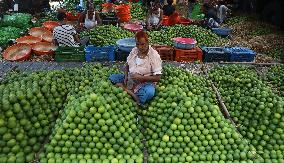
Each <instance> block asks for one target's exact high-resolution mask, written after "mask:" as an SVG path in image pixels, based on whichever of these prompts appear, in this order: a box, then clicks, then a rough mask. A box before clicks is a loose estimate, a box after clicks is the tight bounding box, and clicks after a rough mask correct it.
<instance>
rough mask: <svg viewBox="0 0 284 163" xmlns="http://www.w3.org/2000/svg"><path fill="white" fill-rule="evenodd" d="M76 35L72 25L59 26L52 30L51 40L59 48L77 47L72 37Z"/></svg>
mask: <svg viewBox="0 0 284 163" xmlns="http://www.w3.org/2000/svg"><path fill="white" fill-rule="evenodd" d="M75 34H77V32H76V30H75V28H74V27H73V26H72V25H60V26H57V27H55V28H54V30H53V39H55V40H56V41H57V42H58V44H59V46H62V45H63V46H69V47H79V44H78V43H76V42H75V40H74V37H73V36H74V35H75Z"/></svg>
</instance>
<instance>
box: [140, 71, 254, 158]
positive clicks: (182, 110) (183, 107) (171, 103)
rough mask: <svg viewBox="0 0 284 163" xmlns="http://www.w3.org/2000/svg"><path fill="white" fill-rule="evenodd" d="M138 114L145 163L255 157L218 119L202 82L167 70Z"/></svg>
mask: <svg viewBox="0 0 284 163" xmlns="http://www.w3.org/2000/svg"><path fill="white" fill-rule="evenodd" d="M163 73H164V74H163V75H164V76H163V78H162V80H161V81H160V82H159V85H158V91H159V93H158V95H157V96H156V97H155V99H154V100H153V101H152V102H151V103H150V104H149V107H148V109H146V110H143V111H142V113H141V114H142V115H143V116H142V119H143V123H142V124H143V125H144V126H143V127H145V136H146V138H147V148H148V151H149V153H150V157H149V162H201V161H221V162H227V161H233V160H237V161H241V160H246V161H248V162H252V161H253V160H254V159H255V158H257V155H255V151H254V150H253V148H250V146H249V145H248V143H247V142H246V141H245V140H243V139H242V136H241V135H240V134H239V133H237V131H236V130H235V128H233V127H232V125H231V124H230V123H228V122H227V121H226V120H225V118H224V117H223V116H222V113H221V112H220V110H219V108H218V106H217V105H216V101H215V99H216V98H215V95H214V93H212V90H210V89H208V83H207V81H206V80H205V79H204V78H201V77H197V76H194V75H192V74H191V73H189V72H186V71H185V70H181V69H176V68H173V67H167V68H164V70H163Z"/></svg>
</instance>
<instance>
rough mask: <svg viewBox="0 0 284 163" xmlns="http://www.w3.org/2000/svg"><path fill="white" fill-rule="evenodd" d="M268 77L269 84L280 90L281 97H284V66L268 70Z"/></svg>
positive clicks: (276, 66)
mask: <svg viewBox="0 0 284 163" xmlns="http://www.w3.org/2000/svg"><path fill="white" fill-rule="evenodd" d="M266 77H267V81H268V82H271V83H272V84H273V85H274V86H275V87H276V88H278V90H277V91H278V93H279V95H281V96H282V97H284V65H283V64H282V65H275V66H272V67H271V68H269V69H268V72H267V74H266Z"/></svg>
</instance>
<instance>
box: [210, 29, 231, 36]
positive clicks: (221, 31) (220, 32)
mask: <svg viewBox="0 0 284 163" xmlns="http://www.w3.org/2000/svg"><path fill="white" fill-rule="evenodd" d="M212 31H213V32H214V33H215V34H217V35H220V36H225V37H226V36H229V35H230V34H231V32H232V29H230V28H212Z"/></svg>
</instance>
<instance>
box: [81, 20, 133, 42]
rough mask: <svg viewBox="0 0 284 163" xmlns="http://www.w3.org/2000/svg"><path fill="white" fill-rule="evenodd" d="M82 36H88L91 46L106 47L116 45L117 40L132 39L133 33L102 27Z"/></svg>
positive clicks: (118, 28)
mask: <svg viewBox="0 0 284 163" xmlns="http://www.w3.org/2000/svg"><path fill="white" fill-rule="evenodd" d="M82 36H89V37H90V41H91V44H93V45H96V46H108V45H116V41H117V40H119V39H123V38H129V37H134V33H131V32H129V31H127V30H124V29H122V28H120V27H116V26H113V25H103V26H98V27H96V28H93V29H91V30H90V31H88V32H85V33H83V34H82Z"/></svg>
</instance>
